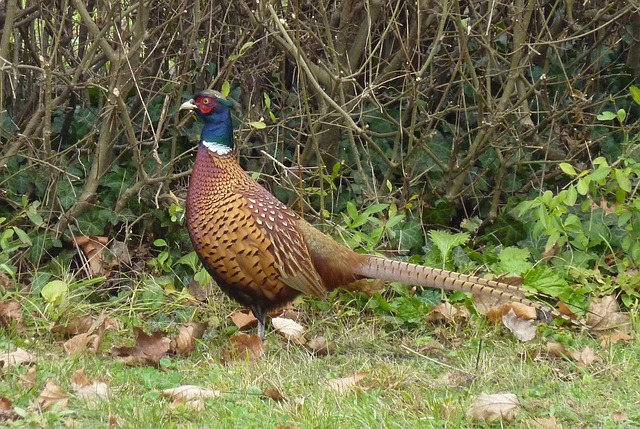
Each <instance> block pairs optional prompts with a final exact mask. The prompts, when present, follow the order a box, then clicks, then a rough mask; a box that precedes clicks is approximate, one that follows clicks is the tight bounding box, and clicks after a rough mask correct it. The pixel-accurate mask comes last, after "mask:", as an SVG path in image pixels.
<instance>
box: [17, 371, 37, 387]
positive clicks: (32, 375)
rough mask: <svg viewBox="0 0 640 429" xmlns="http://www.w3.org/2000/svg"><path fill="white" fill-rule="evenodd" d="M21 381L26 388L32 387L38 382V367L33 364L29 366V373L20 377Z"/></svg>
mask: <svg viewBox="0 0 640 429" xmlns="http://www.w3.org/2000/svg"><path fill="white" fill-rule="evenodd" d="M20 383H22V385H23V386H24V388H25V389H30V388H32V387H33V385H34V384H36V367H35V366H32V367H31V368H29V370H28V371H27V373H26V374H25V375H23V376H21V377H20Z"/></svg>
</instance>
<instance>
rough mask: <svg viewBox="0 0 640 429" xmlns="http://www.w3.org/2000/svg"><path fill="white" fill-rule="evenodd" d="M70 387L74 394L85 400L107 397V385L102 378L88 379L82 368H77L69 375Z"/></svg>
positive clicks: (93, 400) (92, 400)
mask: <svg viewBox="0 0 640 429" xmlns="http://www.w3.org/2000/svg"><path fill="white" fill-rule="evenodd" d="M71 388H72V389H73V392H74V393H75V394H76V396H77V397H78V398H80V399H82V400H84V401H86V402H95V401H97V400H106V399H108V398H109V387H108V386H107V383H105V382H104V381H102V380H88V379H87V376H86V374H85V373H84V369H79V370H77V371H76V372H74V373H73V375H72V376H71Z"/></svg>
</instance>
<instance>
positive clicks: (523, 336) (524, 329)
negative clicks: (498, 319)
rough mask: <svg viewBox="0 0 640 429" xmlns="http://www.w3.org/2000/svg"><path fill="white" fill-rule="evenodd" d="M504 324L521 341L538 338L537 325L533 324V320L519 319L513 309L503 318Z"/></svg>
mask: <svg viewBox="0 0 640 429" xmlns="http://www.w3.org/2000/svg"><path fill="white" fill-rule="evenodd" d="M502 323H504V326H506V327H507V329H509V330H510V331H511V332H512V333H513V335H514V336H515V337H516V338H517V339H518V340H520V341H523V342H525V341H531V340H533V339H534V338H535V336H536V325H534V324H533V320H525V319H521V318H519V317H518V316H517V315H516V313H515V312H514V311H513V309H510V310H509V312H508V313H507V314H505V315H504V316H502Z"/></svg>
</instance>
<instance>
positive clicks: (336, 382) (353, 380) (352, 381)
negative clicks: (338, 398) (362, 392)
mask: <svg viewBox="0 0 640 429" xmlns="http://www.w3.org/2000/svg"><path fill="white" fill-rule="evenodd" d="M367 375H368V374H367V373H366V372H359V373H357V374H354V375H352V376H350V377H344V378H333V379H331V380H327V381H326V383H327V386H329V388H330V389H331V390H334V391H335V392H338V393H339V394H341V395H342V394H344V393H346V392H347V391H349V389H351V388H352V387H353V386H355V385H356V384H358V382H359V381H360V380H362V379H364V378H365V377H366V376H367Z"/></svg>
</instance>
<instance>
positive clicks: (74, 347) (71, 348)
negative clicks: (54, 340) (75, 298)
mask: <svg viewBox="0 0 640 429" xmlns="http://www.w3.org/2000/svg"><path fill="white" fill-rule="evenodd" d="M77 320H79V321H78V322H76V325H75V326H74V327H73V328H68V326H69V325H67V327H65V332H68V333H70V332H73V330H82V332H81V333H79V334H77V335H75V336H74V337H72V338H70V339H69V340H67V341H65V342H64V344H63V345H62V348H63V349H64V351H65V352H66V353H67V354H68V355H69V356H72V357H77V356H79V355H81V354H82V353H84V351H85V350H87V348H88V345H89V343H90V342H91V343H92V345H91V348H90V350H91V351H93V352H94V353H95V352H97V351H98V349H99V348H100V345H101V344H102V339H103V337H104V333H105V331H106V327H105V325H106V322H107V316H106V313H104V312H102V313H101V314H100V315H99V316H98V317H97V318H96V319H95V320H94V319H93V318H92V317H90V316H85V317H84V318H78V319H77ZM88 321H90V322H91V325H89V327H88V328H86V329H84V328H85V326H84V323H86V322H88ZM54 329H55V327H54ZM96 330H97V331H98V333H97V334H94V332H95V331H96ZM52 331H53V329H52Z"/></svg>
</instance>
